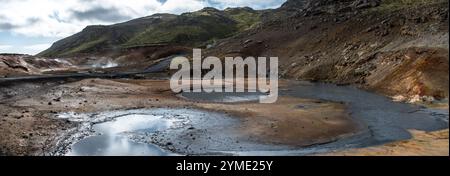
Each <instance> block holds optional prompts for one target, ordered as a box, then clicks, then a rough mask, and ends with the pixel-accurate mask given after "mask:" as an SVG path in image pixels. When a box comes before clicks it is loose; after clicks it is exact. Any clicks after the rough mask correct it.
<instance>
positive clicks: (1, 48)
mask: <svg viewBox="0 0 450 176" xmlns="http://www.w3.org/2000/svg"><path fill="white" fill-rule="evenodd" d="M10 48H12V46H11V45H0V51H4V50H7V49H10Z"/></svg>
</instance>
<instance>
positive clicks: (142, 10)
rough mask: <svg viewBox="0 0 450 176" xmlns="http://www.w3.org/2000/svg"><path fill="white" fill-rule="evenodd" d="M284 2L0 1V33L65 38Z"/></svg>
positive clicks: (170, 0)
mask: <svg viewBox="0 0 450 176" xmlns="http://www.w3.org/2000/svg"><path fill="white" fill-rule="evenodd" d="M282 1H284V0H167V1H165V2H164V3H161V0H128V1H123V0H64V1H61V0H39V1H36V0H0V4H1V6H0V31H10V32H12V33H14V34H21V35H25V36H34V37H35V36H38V37H67V36H69V35H72V34H74V33H76V32H79V31H80V30H82V29H83V28H84V27H86V26H87V25H93V24H112V23H117V22H121V21H124V20H128V19H133V18H138V17H143V16H148V15H151V14H154V13H175V14H180V13H183V12H188V11H195V10H199V9H201V8H204V7H206V6H214V7H217V8H225V7H236V6H250V7H253V8H264V7H272V6H274V5H276V4H281V3H282Z"/></svg>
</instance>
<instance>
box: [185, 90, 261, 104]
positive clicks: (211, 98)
mask: <svg viewBox="0 0 450 176" xmlns="http://www.w3.org/2000/svg"><path fill="white" fill-rule="evenodd" d="M180 96H181V97H183V98H186V99H189V100H192V101H202V102H212V103H239V102H255V101H259V100H260V98H261V96H267V94H266V93H261V92H231V93H230V92H211V93H205V92H200V93H198V92H183V93H181V95H180Z"/></svg>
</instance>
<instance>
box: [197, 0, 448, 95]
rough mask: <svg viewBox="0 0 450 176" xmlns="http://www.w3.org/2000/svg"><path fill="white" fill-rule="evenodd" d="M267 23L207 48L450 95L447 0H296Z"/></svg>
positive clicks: (300, 71) (306, 75) (318, 73)
mask: <svg viewBox="0 0 450 176" xmlns="http://www.w3.org/2000/svg"><path fill="white" fill-rule="evenodd" d="M261 26H262V27H261V28H255V29H252V30H250V31H246V32H244V33H242V34H240V35H237V36H234V37H231V38H228V39H225V40H222V41H221V42H219V43H218V45H217V47H215V48H211V49H210V50H209V51H208V53H207V54H208V55H216V56H221V57H223V56H278V57H279V58H280V69H281V70H280V73H281V76H282V77H284V78H289V79H298V80H311V81H321V82H331V83H336V84H345V85H346V84H352V85H358V86H361V87H363V88H366V89H370V90H374V91H376V92H379V93H382V94H385V95H389V96H392V97H396V99H398V100H401V101H413V102H414V101H422V100H425V101H428V100H434V99H435V98H437V99H445V98H448V94H449V93H448V82H449V77H448V69H449V66H448V63H449V60H448V56H449V55H448V51H449V45H448V37H449V36H448V1H445V0H426V1H424V0H401V1H397V0H395V1H394V0H383V1H379V0H341V1H332V0H320V1H312V0H311V1H300V0H289V1H288V2H286V3H285V4H284V5H283V6H282V7H281V8H279V9H277V10H275V11H274V12H272V18H267V19H265V20H264V23H263V24H262V25H261ZM205 55H206V54H205Z"/></svg>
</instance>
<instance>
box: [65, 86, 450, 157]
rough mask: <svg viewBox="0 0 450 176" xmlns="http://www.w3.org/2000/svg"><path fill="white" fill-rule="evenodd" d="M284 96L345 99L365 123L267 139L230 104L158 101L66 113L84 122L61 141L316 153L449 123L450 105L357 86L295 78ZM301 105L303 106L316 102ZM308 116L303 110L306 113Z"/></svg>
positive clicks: (144, 148) (97, 148)
mask: <svg viewBox="0 0 450 176" xmlns="http://www.w3.org/2000/svg"><path fill="white" fill-rule="evenodd" d="M280 93H281V94H282V95H283V96H290V97H300V98H308V99H317V100H323V101H334V102H343V103H344V104H345V105H346V106H348V109H349V111H350V112H351V116H352V118H353V120H355V121H358V122H360V123H361V124H362V125H363V126H364V127H363V128H362V129H361V131H360V132H359V133H357V134H354V135H352V136H349V137H345V138H340V139H338V140H335V141H331V142H327V143H324V144H317V145H313V146H309V147H308V146H306V147H299V146H292V145H284V144H277V143H271V142H264V140H260V139H258V140H257V139H254V138H252V137H249V136H246V135H244V134H242V133H240V132H239V128H240V127H242V126H241V125H242V123H243V122H242V119H240V118H236V117H234V116H233V115H230V114H228V113H223V112H212V111H206V110H199V109H191V108H188V109H186V108H181V109H180V108H156V109H137V110H123V111H110V112H100V113H96V114H73V113H63V114H60V115H59V116H58V118H64V119H68V120H71V121H74V122H79V123H80V124H81V125H80V128H79V129H78V130H77V132H76V133H74V134H72V135H71V137H70V138H68V139H67V140H66V141H65V142H63V144H62V145H61V146H65V147H62V149H61V152H62V153H63V154H65V155H83V156H84V155H145V156H166V155H310V154H317V153H326V152H330V151H336V150H342V149H346V148H347V149H348V148H360V147H368V146H374V145H381V144H385V143H388V142H393V141H399V140H405V139H409V138H411V134H410V133H409V131H408V130H411V129H416V130H423V131H436V130H441V129H446V128H448V110H431V109H427V108H424V107H419V106H416V105H411V104H404V103H397V102H393V101H392V100H391V99H389V98H387V97H384V96H380V95H377V94H374V93H369V92H366V91H363V90H360V89H357V88H353V87H346V86H335V85H330V84H319V83H317V84H316V83H307V82H296V83H294V84H291V85H289V86H288V88H287V89H283V91H281V92H280ZM261 95H263V94H261V93H238V94H232V93H182V94H181V95H179V96H181V97H182V98H184V99H186V100H191V101H200V102H212V103H244V104H245V103H248V102H251V101H256V100H258V98H259V96H261ZM310 106H311V105H299V106H297V108H299V109H309V108H315V107H312V106H311V107H310ZM299 118H301V117H299Z"/></svg>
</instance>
